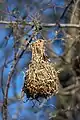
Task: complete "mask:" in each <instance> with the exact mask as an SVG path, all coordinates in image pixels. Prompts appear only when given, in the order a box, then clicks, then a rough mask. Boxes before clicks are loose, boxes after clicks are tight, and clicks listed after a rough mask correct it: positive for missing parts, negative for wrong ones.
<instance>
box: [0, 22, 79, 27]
mask: <svg viewBox="0 0 80 120" xmlns="http://www.w3.org/2000/svg"><path fill="white" fill-rule="evenodd" d="M10 23H11V24H17V22H16V21H0V24H10ZM18 23H20V24H22V25H23V23H22V22H18ZM25 25H30V26H32V22H28V23H27V22H25ZM59 25H60V27H61V28H65V27H69V28H80V24H69V23H68V24H66V23H65V24H59ZM41 26H42V27H56V23H41Z"/></svg>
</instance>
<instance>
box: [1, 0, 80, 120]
mask: <svg viewBox="0 0 80 120" xmlns="http://www.w3.org/2000/svg"><path fill="white" fill-rule="evenodd" d="M79 13H80V0H5V1H4V0H3V1H1V0H0V21H1V22H0V120H2V119H3V111H2V107H3V103H4V94H5V88H6V83H7V80H8V76H9V73H10V71H11V70H12V67H13V66H14V64H15V61H16V55H17V53H20V52H21V50H23V49H24V48H25V43H26V42H28V41H29V39H30V38H31V35H33V34H34V31H35V37H34V39H32V42H34V40H35V39H46V40H47V43H46V45H45V46H46V53H45V54H46V55H47V57H48V59H49V61H50V62H52V63H53V64H55V67H56V69H58V70H60V73H59V79H60V83H61V86H62V89H64V95H63V94H58V95H56V96H53V97H51V98H50V99H48V100H45V99H42V100H40V103H39V102H38V101H36V100H33V101H32V100H28V101H27V102H26V99H27V98H26V96H24V98H21V90H22V87H23V84H24V74H25V71H26V70H27V69H28V65H29V63H30V61H31V55H32V53H31V49H30V48H29V47H28V48H27V50H26V51H25V52H24V54H23V56H22V57H21V58H20V60H19V62H18V63H17V65H16V68H15V71H14V74H13V76H12V78H11V82H10V86H9V91H8V109H7V113H8V118H7V120H25V119H26V120H32V119H34V120H79V119H80V87H79V86H78V87H76V88H74V87H73V86H72V85H79V84H80V78H79V75H80V71H79V70H80V66H79V64H80V55H79V53H80V52H79V51H80V42H79V40H80V36H79V35H80V27H79V28H77V27H61V26H60V24H67V23H69V24H80V14H79ZM9 21H10V22H9ZM7 22H9V23H7ZM13 22H16V23H17V24H12V23H13ZM26 23H27V24H26ZM29 23H30V25H29ZM50 23H53V24H56V25H55V26H48V24H50ZM43 24H46V26H44V25H43ZM33 104H35V105H34V107H33Z"/></svg>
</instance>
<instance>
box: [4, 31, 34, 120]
mask: <svg viewBox="0 0 80 120" xmlns="http://www.w3.org/2000/svg"><path fill="white" fill-rule="evenodd" d="M33 36H34V33H33V34H32V36H31V37H30V39H29V42H28V43H27V45H26V47H25V49H23V50H22V52H21V53H20V54H18V55H17V57H16V60H15V62H14V65H13V67H12V69H11V72H10V73H9V75H8V80H7V85H6V89H5V95H4V103H3V108H2V111H3V120H7V104H8V90H9V86H10V82H11V78H12V76H13V74H14V72H15V68H16V65H17V63H18V62H19V60H20V58H21V57H22V55H23V54H24V52H25V51H26V49H27V47H28V46H29V43H30V42H31V41H32V38H33Z"/></svg>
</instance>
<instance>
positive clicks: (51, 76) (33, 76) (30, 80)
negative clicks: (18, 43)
mask: <svg viewBox="0 0 80 120" xmlns="http://www.w3.org/2000/svg"><path fill="white" fill-rule="evenodd" d="M44 42H45V41H44V40H37V41H36V42H35V43H33V44H32V45H31V48H32V62H31V64H29V69H28V71H27V72H26V74H25V82H24V86H23V91H24V93H26V95H27V97H28V98H33V99H38V98H39V97H42V98H47V97H50V96H52V95H55V94H57V93H58V91H59V86H60V83H59V78H58V71H56V70H55V68H54V65H53V64H52V63H50V62H48V60H47V59H46V57H45V56H44V53H45V47H44Z"/></svg>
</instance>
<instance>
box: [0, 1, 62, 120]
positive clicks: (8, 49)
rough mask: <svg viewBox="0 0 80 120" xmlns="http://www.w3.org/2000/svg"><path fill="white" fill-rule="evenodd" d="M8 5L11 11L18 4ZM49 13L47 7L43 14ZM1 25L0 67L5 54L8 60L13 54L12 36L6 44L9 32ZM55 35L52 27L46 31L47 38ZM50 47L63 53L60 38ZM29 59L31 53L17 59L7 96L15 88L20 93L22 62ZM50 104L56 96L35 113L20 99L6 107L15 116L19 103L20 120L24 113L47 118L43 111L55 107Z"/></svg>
mask: <svg viewBox="0 0 80 120" xmlns="http://www.w3.org/2000/svg"><path fill="white" fill-rule="evenodd" d="M55 2H56V4H58V5H64V4H63V2H60V1H59V0H57V1H55ZM8 5H9V6H8V8H9V10H10V11H11V10H13V9H14V8H15V7H16V6H17V5H18V3H17V2H16V1H14V0H13V1H12V0H9V4H8ZM21 11H22V10H21ZM24 11H25V10H23V11H22V13H23V12H24ZM22 13H21V14H22ZM51 13H52V9H47V10H46V11H44V14H45V15H49V14H51ZM8 20H9V17H8ZM1 26H2V25H1ZM1 26H0V61H1V64H0V67H1V66H2V65H3V64H4V61H5V56H6V57H8V60H11V59H13V55H14V52H13V44H14V37H13V36H11V37H10V39H9V40H7V45H6V40H5V36H7V35H8V34H9V32H10V30H9V29H5V27H1ZM55 36H56V35H55V33H54V30H53V29H52V30H50V31H49V32H48V38H49V39H54V38H55ZM22 37H24V36H22ZM52 49H53V51H54V52H55V53H56V54H57V55H62V54H63V51H64V46H63V42H62V41H61V39H57V40H56V41H54V42H53V44H52ZM7 53H9V56H7V55H8V54H7ZM30 60H31V53H26V54H24V55H23V57H22V58H21V60H20V61H19V63H18V65H17V70H16V71H17V72H16V73H15V77H13V79H12V81H11V84H10V88H9V94H8V96H9V98H12V97H14V94H13V93H14V89H15V88H16V94H17V95H18V94H20V93H21V88H22V85H23V84H24V74H23V71H24V64H25V65H26V63H28V62H29V61H30ZM23 63H24V64H23ZM11 65H12V62H11V63H9V64H8V65H7V67H6V68H5V69H4V77H3V83H5V82H6V80H7V78H8V73H9V72H10V69H11ZM0 72H1V71H0ZM14 78H15V79H14ZM13 83H14V84H15V86H13ZM14 87H15V88H14ZM4 88H5V84H4ZM1 94H2V93H1V88H0V96H1ZM0 100H2V97H0ZM51 104H53V105H54V106H56V97H52V98H51V99H49V100H48V101H47V103H45V105H44V110H43V109H42V110H40V111H39V112H38V113H37V114H35V113H34V111H33V110H31V105H32V103H31V102H28V103H23V102H22V101H20V102H19V101H18V102H16V103H13V104H11V105H9V107H8V109H9V111H10V116H12V117H15V115H17V109H18V107H19V106H20V105H21V106H22V108H23V109H22V110H21V111H20V113H19V116H21V120H22V119H23V118H22V117H24V116H25V115H26V116H27V118H29V119H30V120H32V119H33V118H35V120H47V117H46V116H47V115H46V112H45V111H46V109H49V110H50V111H53V110H54V109H55V107H54V106H53V107H52V106H51ZM27 107H28V108H27ZM19 109H20V108H19ZM25 110H26V112H25ZM17 117H18V116H17ZM19 119H20V118H18V119H17V120H19Z"/></svg>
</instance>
